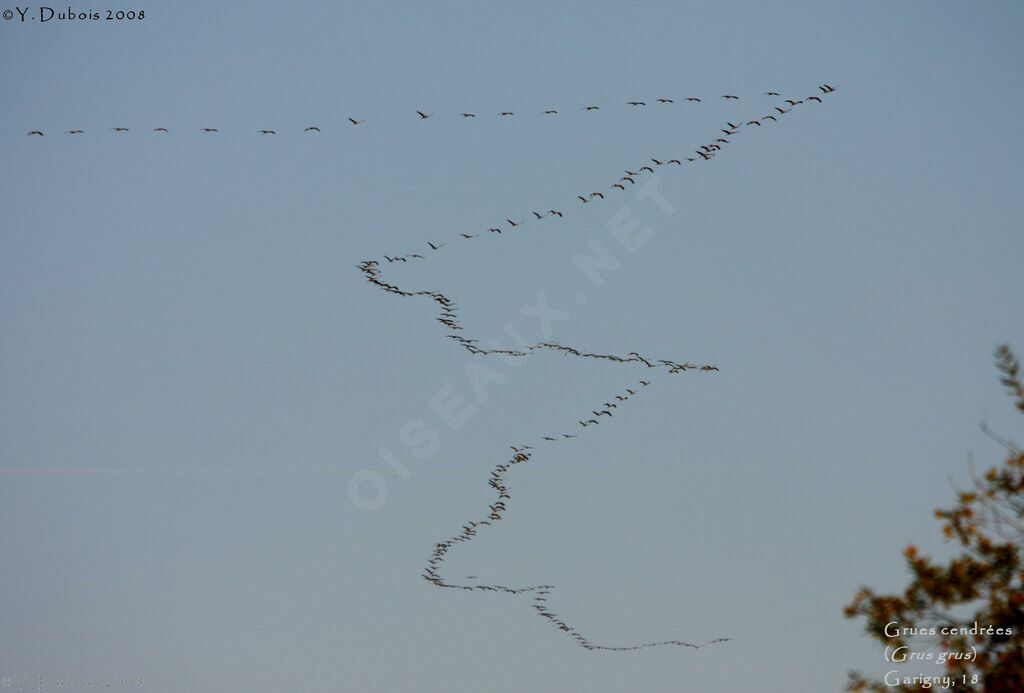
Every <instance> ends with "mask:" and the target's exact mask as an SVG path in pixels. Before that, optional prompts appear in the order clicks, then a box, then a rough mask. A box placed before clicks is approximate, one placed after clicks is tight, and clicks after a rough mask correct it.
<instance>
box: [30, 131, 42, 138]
mask: <svg viewBox="0 0 1024 693" xmlns="http://www.w3.org/2000/svg"><path fill="white" fill-rule="evenodd" d="M28 134H29V135H36V136H38V137H43V131H42V130H29V132H28Z"/></svg>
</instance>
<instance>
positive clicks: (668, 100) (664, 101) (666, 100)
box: [658, 99, 675, 103]
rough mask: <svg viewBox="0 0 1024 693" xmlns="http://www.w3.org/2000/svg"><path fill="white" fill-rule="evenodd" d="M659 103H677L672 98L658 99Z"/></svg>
mask: <svg viewBox="0 0 1024 693" xmlns="http://www.w3.org/2000/svg"><path fill="white" fill-rule="evenodd" d="M658 103H675V101H673V100H672V99H658Z"/></svg>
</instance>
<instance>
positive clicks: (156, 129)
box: [153, 128, 167, 132]
mask: <svg viewBox="0 0 1024 693" xmlns="http://www.w3.org/2000/svg"><path fill="white" fill-rule="evenodd" d="M153 132H167V128H153Z"/></svg>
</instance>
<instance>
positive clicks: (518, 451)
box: [357, 84, 837, 651]
mask: <svg viewBox="0 0 1024 693" xmlns="http://www.w3.org/2000/svg"><path fill="white" fill-rule="evenodd" d="M836 89H837V87H835V86H832V85H827V84H825V85H821V86H820V87H819V91H820V95H819V94H815V95H812V96H809V97H806V98H803V99H784V100H783V103H784V104H785V105H781V104H780V105H778V106H773V107H771V110H770V111H769V112H768V113H765V114H763V115H761V116H757V117H753V118H751V119H749V120H737V122H732V120H729V121H726V123H725V125H724V126H723V127H722V128H721V133H722V135H723V136H721V137H720V136H717V135H716V136H713V137H712V138H709V140H708V141H707V142H705V143H704V144H701V145H699V146H697V148H696V149H694V150H692V151H690V152H681V153H679V154H677V155H675V156H664V157H660V158H650V159H648V160H647V161H645V162H643V163H642V164H641V165H639V166H634V167H630V168H627V169H625V175H622V176H619V177H618V179H617V180H614V181H613V182H611V184H610V185H609V186H608V188H606V189H605V191H604V192H602V191H600V190H598V191H592V192H584V193H583V194H577V195H576V196H575V198H574V200H573V201H572V202H571V203H570V205H573V206H577V205H585V204H594V203H599V202H601V201H605V200H606V197H607V198H608V199H611V198H612V197H613V196H614V195H617V194H622V192H624V191H625V190H627V188H626V185H627V184H628V185H630V186H632V185H635V184H636V183H637V180H639V179H640V177H641V176H644V175H648V176H649V175H653V174H654V171H655V169H656V168H658V167H662V168H664V169H667V170H670V169H673V167H682V166H683V165H684V164H685V165H690V164H695V163H706V162H709V161H711V160H713V159H714V158H715V157H716V156H718V155H720V154H721V153H722V152H724V151H725V148H726V147H727V146H728V145H730V144H732V143H733V142H734V141H735V137H737V136H738V135H740V134H742V133H744V132H747V131H752V132H757V131H761V130H763V129H764V127H765V126H767V125H769V124H777V123H780V122H782V121H781V119H782V118H783V117H784V116H786V115H787V114H789V113H791V112H792V111H793V109H794V108H796V107H798V106H801V105H804V104H808V103H816V104H821V103H823V99H822V97H824V96H828V95H830V94H832V93H833V92H835V91H836ZM764 95H765V96H769V97H781V95H780V94H779V93H778V92H772V91H768V92H765V93H764ZM722 98H723V99H726V100H729V101H736V100H739V99H738V97H737V96H735V95H731V94H728V95H724V96H722ZM689 100H698V99H697V97H690V99H689ZM659 102H667V103H672V100H671V99H667V98H665V99H659ZM629 105H630V106H631V107H643V106H645V105H646V104H645V103H644V102H640V101H637V102H630V103H629ZM586 108H587V110H590V109H597V108H598V107H597V106H588V107H586ZM419 115H420V117H421V118H423V119H426V118H429V117H430V115H431V114H426V113H420V114H419ZM462 115H463V116H465V117H473V114H472V113H464V114H462ZM509 115H511V114H509ZM729 138H732V139H729ZM571 208H572V207H569V206H566V207H564V208H563V210H564V211H563V210H559V209H547V210H545V211H537V210H532V211H531V213H529V214H524V215H523V216H522V217H520V218H519V219H518V220H517V219H512V218H505V219H504V223H501V222H499V223H497V224H495V225H494V226H491V227H488V228H486V229H481V230H480V231H479V232H477V233H459V234H457V235H456V236H454V237H453V238H451V239H445V240H444V241H443V242H441V241H435V240H433V239H432V240H429V241H426V243H425V245H426V249H424V251H423V253H426V255H425V254H423V253H418V252H416V253H408V254H404V255H384V256H382V258H381V259H380V260H376V259H370V260H365V261H363V262H361V263H360V264H359V265H357V267H358V268H359V270H360V271H361V272H362V273H363V275H364V276H365V277H366V280H367V282H369V283H370V284H373V285H374V286H376V287H377V288H379V289H382V290H383V291H386V292H388V293H391V294H394V295H396V296H402V297H405V298H424V299H428V300H429V301H431V302H433V304H434V305H435V307H436V310H437V315H436V317H435V320H436V321H437V322H438V323H440V324H441V325H442V326H443V327H444V328H445V331H446V334H445V337H446V338H448V339H451V340H452V341H453V342H454V343H455V344H457V345H458V346H460V347H462V348H463V349H465V350H466V351H468V352H469V353H471V354H473V355H474V356H478V357H486V356H496V355H501V356H503V357H506V358H508V357H511V358H527V357H529V356H530V355H531V354H534V353H537V352H544V351H547V352H555V353H559V354H562V355H564V356H572V357H574V358H584V359H601V360H604V361H609V362H611V363H615V364H618V365H621V366H633V367H640V368H644V369H649V372H651V373H658V372H661V371H667V373H668V374H680V373H685V372H687V371H697V372H700V373H705V374H708V373H713V372H716V371H718V370H719V369H718V366H716V365H714V364H700V365H698V364H694V363H690V362H689V361H678V360H673V359H663V358H656V357H653V356H646V355H643V354H641V353H639V352H637V351H631V352H629V353H628V354H624V355H622V354H601V353H596V352H593V351H590V350H587V349H584V348H578V347H573V346H568V345H564V344H558V343H554V342H539V343H536V344H529V345H525V346H520V347H519V348H517V349H496V348H491V349H488V348H484V347H483V346H481V345H480V341H479V339H476V338H471V337H468V336H466V335H465V334H462V333H464V332H465V330H464V327H463V325H462V323H461V321H460V319H459V312H458V305H457V303H456V302H455V301H454V300H452V299H451V298H450V297H448V296H446V295H445V294H443V293H441V292H440V291H436V290H417V291H410V290H406V289H403V288H401V287H399V286H398V285H396V284H393V283H390V282H388V281H385V280H384V278H383V275H384V271H383V269H384V267H386V266H388V265H392V264H394V263H405V262H414V261H425V260H427V259H428V258H429V257H431V256H432V255H433V254H434V253H436V252H440V251H442V250H443V249H446V248H450V247H452V246H453V244H456V243H463V242H467V241H473V242H476V243H480V242H481V241H479V240H475V239H478V238H482V237H488V238H492V239H494V238H501V237H503V236H504V232H508V233H509V234H512V233H517V234H518V233H522V232H523V231H524V230H525V228H523V227H529V226H532V225H539V224H552V223H558V222H557V221H555V220H562V219H564V218H565V217H566V216H567V215H568V214H569V210H570V209H571ZM541 209H543V207H542V208H541ZM645 372H646V371H645ZM651 384H652V381H651V380H638V382H637V385H635V386H634V387H631V388H627V389H626V390H625V391H623V392H619V393H616V394H614V395H613V396H612V397H610V398H609V399H608V401H606V402H604V403H602V405H601V406H600V407H594V409H592V410H590V412H589V413H585V414H584V415H583V416H581V417H579V418H578V419H577V421H578V427H573V428H571V429H570V430H569V431H566V430H562V431H547V432H546V433H544V434H541V435H539V436H538V437H537V438H536V439H534V440H532V441H531V443H533V444H530V443H520V444H518V445H515V446H512V455H511V457H509V458H508V459H506V460H505V461H503V462H501V463H500V464H498V465H496V466H495V467H494V468H493V470H492V471H491V474H490V478H489V480H488V484H489V485H490V487H491V488H492V489H493V491H494V494H495V496H496V497H495V499H494V501H493V502H492V503H491V504H489V505H488V506H487V507H486V510H484V511H482V512H481V514H480V516H479V517H477V518H475V519H472V520H469V521H468V522H466V523H465V524H464V525H463V526H462V528H461V531H459V532H458V533H456V534H455V535H453V536H451V537H448V538H447V539H444V540H443V541H440V542H438V543H437V544H435V546H434V549H433V552H432V553H431V556H430V558H429V560H428V561H427V564H426V566H425V568H424V571H423V574H422V577H423V578H424V579H425V580H427V581H428V582H429V583H431V584H432V585H434V586H436V587H439V588H446V589H460V590H466V591H487V592H498V593H504V594H508V595H513V596H521V595H529V597H530V600H531V604H530V606H531V607H532V608H533V609H534V611H535V612H536V613H537V614H538V615H539V616H540V617H542V618H544V619H546V620H547V621H548V622H549V623H551V625H553V626H554V627H555V628H557V629H558V630H559V631H560V632H562V633H564V634H565V635H566V636H568V637H570V638H572V639H573V640H574V641H575V642H576V643H577V644H578V645H579V646H581V647H583V648H585V649H587V650H614V651H633V650H640V649H644V648H650V647H660V646H676V647H685V648H694V649H697V648H700V647H704V646H706V645H711V644H715V643H722V642H726V641H728V640H730V639H731V638H716V639H714V640H710V641H707V642H704V643H700V644H697V643H690V642H685V641H682V640H667V641H661V642H647V643H638V644H632V645H622V646H610V645H600V644H596V643H594V642H592V641H591V640H590V639H588V638H587V637H586V636H584V635H583V634H582V633H581V632H580V631H578V630H577V629H576V628H574V627H573V626H571V625H570V624H569V623H567V622H566V621H565V620H564V619H563V618H562V617H560V616H559V615H558V614H557V613H555V612H554V611H552V610H551V608H550V607H549V605H548V596H549V595H551V594H552V593H553V591H554V589H555V588H554V586H553V585H546V584H538V585H525V586H510V585H500V584H492V585H482V584H479V583H478V582H476V580H477V577H476V576H469V577H467V578H466V579H473V580H474V583H473V584H460V583H459V582H456V581H452V580H451V579H449V578H447V577H445V575H444V573H443V568H444V563H445V560H446V559H447V557H448V555H449V553H450V552H451V551H452V550H453V549H454V548H455V547H457V546H459V545H461V544H464V543H467V542H469V541H472V540H473V539H474V538H475V537H476V536H477V535H478V534H479V533H480V532H482V531H484V530H485V529H486V528H487V527H489V526H492V525H494V524H495V523H497V522H500V521H501V520H502V519H503V518H504V516H505V513H506V510H507V508H508V505H509V504H510V503H511V502H512V495H511V491H510V487H509V485H508V482H507V480H506V477H507V475H508V474H509V473H510V472H511V471H512V470H513V469H514V468H515V467H517V466H518V465H523V464H526V463H528V462H531V461H532V460H533V458H534V456H535V455H538V454H539V453H542V452H548V451H551V452H553V451H555V450H556V449H557V448H555V447H552V446H554V445H555V444H559V445H560V444H565V443H567V442H569V441H570V440H572V439H575V438H577V437H578V436H579V435H581V434H582V433H583V432H584V430H586V429H590V428H592V427H594V426H600V425H604V424H605V423H606V419H607V421H610V420H611V419H612V418H614V416H615V414H616V413H617V412H618V410H619V407H621V406H625V404H626V402H628V401H629V400H631V399H632V398H633V397H636V396H638V395H639V393H640V392H642V391H643V390H645V389H646V388H647V387H649V386H650V385H651Z"/></svg>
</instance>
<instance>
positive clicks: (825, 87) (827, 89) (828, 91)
mask: <svg viewBox="0 0 1024 693" xmlns="http://www.w3.org/2000/svg"><path fill="white" fill-rule="evenodd" d="M838 88H839V87H832V86H829V85H827V84H822V85H821V86H820V87H818V89H821V93H822V94H831V93H832V92H834V91H835V90H836V89H838Z"/></svg>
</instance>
